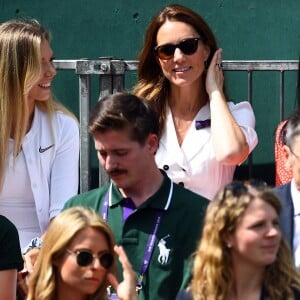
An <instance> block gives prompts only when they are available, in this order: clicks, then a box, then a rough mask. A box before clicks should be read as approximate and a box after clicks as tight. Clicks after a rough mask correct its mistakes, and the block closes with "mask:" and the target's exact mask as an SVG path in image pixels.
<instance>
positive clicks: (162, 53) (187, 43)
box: [154, 37, 201, 60]
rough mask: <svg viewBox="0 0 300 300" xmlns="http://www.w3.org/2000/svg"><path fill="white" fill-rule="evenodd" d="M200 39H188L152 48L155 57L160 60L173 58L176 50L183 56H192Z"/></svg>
mask: <svg viewBox="0 0 300 300" xmlns="http://www.w3.org/2000/svg"><path fill="white" fill-rule="evenodd" d="M200 40H201V38H200V37H198V38H190V39H185V40H182V41H180V42H179V43H178V44H164V45H160V46H155V47H154V52H155V55H156V56H158V57H159V58H160V59H164V60H168V59H170V58H172V57H173V56H174V52H175V50H176V48H179V49H180V51H181V52H182V53H183V54H185V55H191V54H194V53H195V52H196V51H197V49H198V44H199V41H200Z"/></svg>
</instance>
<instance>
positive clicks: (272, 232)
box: [267, 225, 281, 237]
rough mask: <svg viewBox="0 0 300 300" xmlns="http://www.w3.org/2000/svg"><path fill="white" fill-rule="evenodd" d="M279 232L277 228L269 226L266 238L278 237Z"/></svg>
mask: <svg viewBox="0 0 300 300" xmlns="http://www.w3.org/2000/svg"><path fill="white" fill-rule="evenodd" d="M280 235H281V232H280V229H279V228H278V226H274V225H271V226H270V227H269V229H268V232H267V236H268V237H277V236H280Z"/></svg>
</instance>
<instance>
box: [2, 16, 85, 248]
mask: <svg viewBox="0 0 300 300" xmlns="http://www.w3.org/2000/svg"><path fill="white" fill-rule="evenodd" d="M49 42H50V35H49V33H48V31H46V30H45V29H44V28H43V27H42V26H41V25H40V24H39V23H38V22H37V21H36V20H9V21H6V22H4V23H2V24H0V49H1V51H0V99H1V100H0V119H1V126H0V214H2V215H4V216H6V217H7V218H9V219H10V220H11V221H12V222H13V223H14V224H15V225H16V227H17V229H18V232H19V237H20V242H21V247H22V248H23V247H25V246H26V245H28V243H29V242H30V241H31V240H32V239H33V238H34V237H36V236H40V235H41V234H42V233H43V232H44V231H45V229H46V228H47V226H48V224H49V223H50V220H51V219H53V218H54V217H55V216H56V215H57V214H58V213H59V212H60V211H61V209H62V207H63V205H64V203H65V202H66V201H67V200H68V199H69V198H70V197H71V196H74V195H76V194H77V192H78V158H79V128H78V122H77V121H76V119H75V117H74V116H73V114H71V113H70V112H69V111H68V110H67V109H66V108H64V107H63V106H62V105H60V104H58V103H57V102H56V101H54V100H53V97H52V94H51V84H52V80H53V78H54V76H55V75H56V70H55V68H54V66H53V51H52V49H51V47H50V44H49ZM33 241H35V242H36V239H33Z"/></svg>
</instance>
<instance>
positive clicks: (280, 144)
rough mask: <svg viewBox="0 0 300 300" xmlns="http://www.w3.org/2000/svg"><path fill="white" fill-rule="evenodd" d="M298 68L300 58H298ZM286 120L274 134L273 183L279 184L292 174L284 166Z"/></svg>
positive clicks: (299, 102) (299, 95)
mask: <svg viewBox="0 0 300 300" xmlns="http://www.w3.org/2000/svg"><path fill="white" fill-rule="evenodd" d="M299 70H300V59H299ZM299 70H298V82H297V92H296V102H297V106H298V108H300V71H299ZM286 125H287V120H283V121H282V122H280V123H279V125H278V126H277V128H276V134H275V185H276V186H279V185H282V184H285V183H288V182H289V181H291V179H292V177H293V174H292V171H291V170H290V168H288V167H287V166H286V162H287V161H286V152H285V150H284V145H285V143H286V142H285V134H286Z"/></svg>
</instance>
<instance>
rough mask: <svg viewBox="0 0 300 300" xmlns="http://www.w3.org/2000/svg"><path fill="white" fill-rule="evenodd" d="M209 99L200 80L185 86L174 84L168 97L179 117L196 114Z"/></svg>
mask: <svg viewBox="0 0 300 300" xmlns="http://www.w3.org/2000/svg"><path fill="white" fill-rule="evenodd" d="M207 101H208V98H207V94H206V92H205V89H204V87H203V85H202V84H199V82H196V83H195V84H193V85H189V86H185V87H178V86H175V85H172V86H171V89H170V93H169V97H168V104H169V107H170V108H171V110H172V112H173V114H175V115H178V116H179V117H180V116H182V117H184V116H192V115H194V116H195V114H197V112H198V111H199V110H200V108H201V107H202V106H204V105H205V104H206V103H207Z"/></svg>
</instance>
